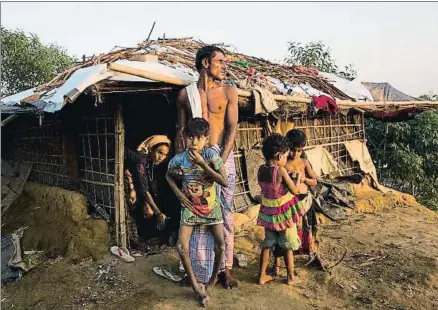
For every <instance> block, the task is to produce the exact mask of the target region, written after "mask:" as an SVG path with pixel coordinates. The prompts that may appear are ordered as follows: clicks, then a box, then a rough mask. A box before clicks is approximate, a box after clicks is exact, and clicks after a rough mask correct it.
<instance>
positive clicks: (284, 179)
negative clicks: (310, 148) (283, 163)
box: [278, 167, 299, 195]
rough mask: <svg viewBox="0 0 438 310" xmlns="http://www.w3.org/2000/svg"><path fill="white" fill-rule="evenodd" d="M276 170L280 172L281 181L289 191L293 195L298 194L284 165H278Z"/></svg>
mask: <svg viewBox="0 0 438 310" xmlns="http://www.w3.org/2000/svg"><path fill="white" fill-rule="evenodd" d="M278 172H279V173H280V176H281V182H284V183H285V184H286V186H287V188H288V189H289V191H290V192H291V193H292V194H294V195H297V194H299V190H298V188H297V187H296V185H295V183H294V181H292V179H291V178H290V176H289V174H288V173H287V170H286V169H285V168H284V167H280V169H278Z"/></svg>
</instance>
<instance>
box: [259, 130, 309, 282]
mask: <svg viewBox="0 0 438 310" xmlns="http://www.w3.org/2000/svg"><path fill="white" fill-rule="evenodd" d="M262 152H263V156H264V157H265V160H266V164H264V165H262V166H260V168H259V171H258V182H259V185H260V187H261V192H262V203H261V206H260V212H259V216H258V219H257V225H259V226H262V227H264V228H265V240H264V241H263V244H262V252H261V254H260V276H259V284H261V285H263V284H265V283H266V282H268V281H270V280H272V279H273V278H272V277H271V276H270V275H268V274H267V273H266V270H267V268H268V264H269V256H270V250H271V248H273V247H274V246H278V247H280V248H282V249H283V250H284V253H285V254H284V260H285V264H286V268H287V284H295V283H297V282H298V280H297V279H296V278H295V276H294V258H293V254H292V251H294V250H297V249H299V248H300V239H299V237H298V233H297V227H296V223H297V222H298V220H299V218H300V216H302V215H304V214H305V210H304V209H303V206H302V203H301V202H300V201H299V200H298V197H297V196H295V195H296V194H297V193H298V189H297V187H296V186H295V183H294V182H293V181H292V179H291V178H290V177H289V175H288V173H287V171H286V169H285V168H284V166H285V165H286V161H287V155H288V152H289V146H288V143H287V140H286V139H285V138H284V137H282V136H281V135H278V134H273V135H271V136H269V137H267V138H266V139H265V140H264V141H263V147H262Z"/></svg>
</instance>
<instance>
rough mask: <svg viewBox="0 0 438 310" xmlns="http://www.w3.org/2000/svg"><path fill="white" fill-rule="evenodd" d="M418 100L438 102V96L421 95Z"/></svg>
mask: <svg viewBox="0 0 438 310" xmlns="http://www.w3.org/2000/svg"><path fill="white" fill-rule="evenodd" d="M418 98H420V99H424V100H428V101H438V94H434V93H433V92H429V93H428V94H424V95H421V96H420V97H418Z"/></svg>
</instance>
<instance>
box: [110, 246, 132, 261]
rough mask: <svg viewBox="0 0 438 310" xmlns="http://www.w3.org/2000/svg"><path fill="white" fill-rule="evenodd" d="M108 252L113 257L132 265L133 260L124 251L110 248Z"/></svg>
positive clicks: (118, 248) (115, 247)
mask: <svg viewBox="0 0 438 310" xmlns="http://www.w3.org/2000/svg"><path fill="white" fill-rule="evenodd" d="M110 251H111V253H112V254H113V255H114V256H116V257H118V258H120V259H121V260H122V261H124V262H125V263H132V262H133V261H135V258H134V257H132V256H131V255H130V254H129V252H128V250H126V249H122V248H120V247H118V246H112V247H111V248H110Z"/></svg>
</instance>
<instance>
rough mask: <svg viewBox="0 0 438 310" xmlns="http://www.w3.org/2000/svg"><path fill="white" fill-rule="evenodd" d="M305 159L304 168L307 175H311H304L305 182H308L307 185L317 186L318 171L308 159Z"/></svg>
mask: <svg viewBox="0 0 438 310" xmlns="http://www.w3.org/2000/svg"><path fill="white" fill-rule="evenodd" d="M303 160H304V165H305V166H304V168H305V170H306V176H309V178H307V177H304V180H303V182H304V183H306V184H307V185H310V186H316V184H317V183H318V182H317V180H316V178H317V176H316V173H315V171H313V169H312V167H311V166H310V163H309V161H308V160H307V159H303Z"/></svg>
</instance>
